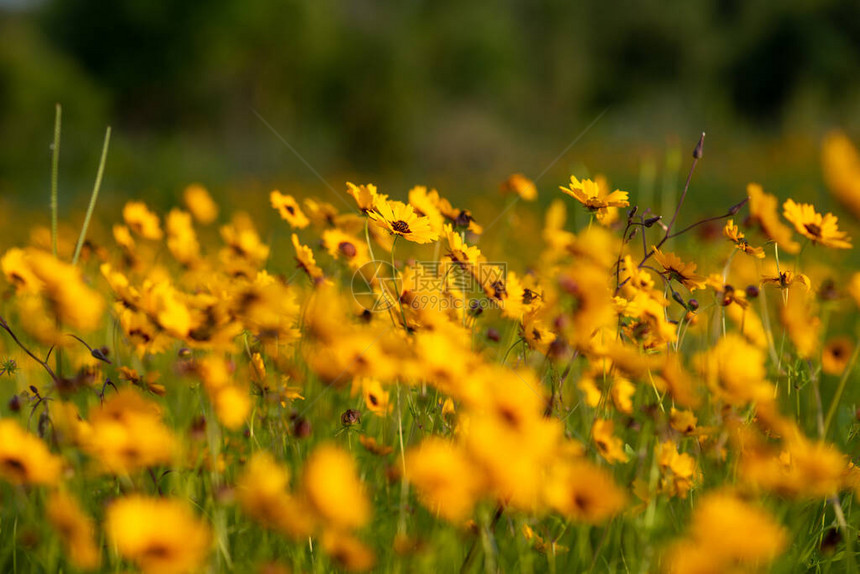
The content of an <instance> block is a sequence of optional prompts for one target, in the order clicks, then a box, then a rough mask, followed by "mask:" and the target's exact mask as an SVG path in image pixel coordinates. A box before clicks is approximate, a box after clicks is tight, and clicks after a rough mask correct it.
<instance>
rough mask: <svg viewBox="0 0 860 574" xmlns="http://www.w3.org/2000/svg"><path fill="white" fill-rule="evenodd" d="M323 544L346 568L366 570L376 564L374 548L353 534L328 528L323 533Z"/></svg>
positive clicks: (352, 570) (338, 562)
mask: <svg viewBox="0 0 860 574" xmlns="http://www.w3.org/2000/svg"><path fill="white" fill-rule="evenodd" d="M322 546H323V549H324V550H325V551H326V554H328V555H329V556H331V557H332V559H333V560H334V561H335V562H336V563H337V565H338V566H340V567H341V568H343V569H344V570H349V571H350V572H366V571H368V570H370V569H371V568H373V567H374V566H375V565H376V555H374V553H373V550H371V549H370V548H369V547H368V546H367V545H366V544H364V543H363V542H361V541H360V540H358V539H357V538H356V537H355V536H352V535H351V534H348V533H345V532H340V531H337V530H327V531H325V532H324V533H323V537H322Z"/></svg>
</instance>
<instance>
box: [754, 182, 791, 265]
mask: <svg viewBox="0 0 860 574" xmlns="http://www.w3.org/2000/svg"><path fill="white" fill-rule="evenodd" d="M747 195H748V196H749V198H750V203H749V207H750V217H751V218H752V219H753V220H755V221H756V222H758V224H759V227H761V230H762V231H763V232H764V234H765V235H767V236H768V237H769V238H770V239H771V240H773V241H775V242H776V244H777V245H779V247H780V248H782V249H783V250H785V251H786V252H788V253H797V252H798V251H800V244H799V243H798V242H796V241H794V240H793V239H792V238H791V228H790V227H788V226H787V225H785V224H783V223H782V221H780V220H779V215H778V214H777V212H776V210H777V199H776V197H775V196H773V195H770V194H769V193H765V192H764V190H763V189H762V187H761V186H760V185H759V184H757V183H751V184H749V185H747Z"/></svg>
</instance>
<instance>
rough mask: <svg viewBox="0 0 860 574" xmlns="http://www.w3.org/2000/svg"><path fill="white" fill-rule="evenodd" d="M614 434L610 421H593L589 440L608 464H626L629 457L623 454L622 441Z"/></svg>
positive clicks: (612, 423)
mask: <svg viewBox="0 0 860 574" xmlns="http://www.w3.org/2000/svg"><path fill="white" fill-rule="evenodd" d="M614 432H615V423H614V422H612V421H611V420H605V419H595V420H594V424H592V425H591V438H592V440H593V441H594V446H596V447H597V452H599V453H600V456H602V457H603V458H604V459H605V460H606V462H608V463H609V464H615V463H616V462H627V461H628V460H629V457H628V456H627V453H626V452H624V441H622V440H621V439H620V438H618V437H617V436H615V435H614V434H613V433H614Z"/></svg>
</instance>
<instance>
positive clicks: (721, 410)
mask: <svg viewBox="0 0 860 574" xmlns="http://www.w3.org/2000/svg"><path fill="white" fill-rule="evenodd" d="M689 147H690V151H692V153H691V154H688V156H687V165H686V166H684V167H685V170H686V169H689V172H686V171H685V176H686V179H682V180H681V182H680V185H679V189H678V193H677V195H676V196H675V197H676V199H675V201H674V203H673V205H672V206H671V209H670V210H669V211H668V212H665V213H658V212H657V211H655V208H654V206H651V205H640V204H639V203H638V198H637V193H636V190H634V189H630V190H627V191H622V190H618V189H614V187H613V186H610V185H609V181H610V180H611V178H612V173H611V171H612V170H611V166H600V167H601V171H602V172H604V173H605V174H606V175H605V176H604V175H600V174H598V173H596V172H595V173H593V174H589V173H576V174H572V175H571V177H570V180H569V181H554V182H550V181H549V178H547V180H545V181H542V182H540V183H541V185H540V189H538V186H537V185H536V184H535V182H533V181H531V180H529V179H528V178H526V177H525V176H523V175H520V174H514V175H512V176H511V177H510V178H508V179H507V180H506V181H505V182H504V183H502V184H501V185H500V187H499V189H497V190H491V191H492V193H494V194H498V198H499V199H498V201H497V205H498V208H497V210H496V213H495V215H494V216H493V217H492V218H490V219H489V220H477V219H476V218H475V217H474V215H473V212H472V211H471V209H472V207H471V206H469V205H454V203H458V202H457V201H454V202H453V203H452V201H451V200H450V199H449V198H447V197H446V193H445V190H444V189H440V190H436V189H431V188H428V187H423V186H416V187H413V188H412V189H408V190H407V189H402V190H401V189H382V188H377V187H376V186H375V185H373V184H371V183H367V182H356V183H345V184H344V185H343V186H342V187H341V188H340V189H337V190H335V192H332V193H329V190H324V189H323V190H318V192H317V193H305V190H302V193H299V192H298V191H295V190H290V189H284V188H282V189H280V190H271V192H270V193H268V194H267V195H251V194H248V195H246V196H245V197H244V200H243V202H242V205H241V206H238V205H228V204H226V203H225V202H220V204H219V203H216V202H215V201H214V200H213V197H212V194H210V193H209V191H207V189H205V188H204V187H203V186H201V185H198V184H191V183H190V182H189V185H188V187H187V188H185V189H184V190H182V191H181V192H180V193H178V194H177V198H176V202H175V205H174V206H171V207H169V208H168V209H161V208H160V207H159V206H154V205H148V204H147V202H146V201H145V199H144V198H141V199H143V200H141V199H134V200H130V201H128V202H127V203H125V204H124V207H123V208H122V214H121V220H116V221H109V220H107V221H106V220H105V219H104V216H103V215H100V210H99V199H98V195H99V189H100V182H101V177H102V170H103V168H104V166H105V156H104V155H103V157H102V164H101V168H100V170H99V175H98V178H97V181H96V185H95V188H94V191H93V194H92V200H91V203H90V208H89V210H88V211H87V214H86V218H85V220H84V221H83V222H80V221H67V220H66V219H64V216H63V214H62V213H58V209H57V193H58V191H57V183H56V182H57V177H56V170H57V165H58V164H57V160H58V156H57V154H58V153H59V146H55V148H54V151H55V155H54V176H53V185H52V188H53V189H52V198H51V199H52V201H51V204H52V209H51V210H47V209H46V210H45V211H44V213H42V214H41V215H40V217H39V220H38V221H36V222H33V224H32V225H29V224H28V225H29V227H30V233H29V241H26V242H21V243H20V244H17V245H9V244H4V245H2V251H0V268H2V282H3V283H2V299H0V301H2V302H0V329H2V333H0V363H2V364H0V389H2V405H0V413H2V418H0V571H2V572H60V571H62V572H79V571H80V572H90V571H92V572H120V571H141V572H146V573H171V572H176V573H179V572H265V573H280V572H329V571H339V570H346V571H355V572H362V571H382V572H458V571H459V572H591V571H593V572H679V573H686V572H690V573H699V572H702V573H705V572H714V573H721V572H730V571H731V572H749V571H774V572H799V571H812V572H843V571H844V572H857V562H858V557H857V550H858V546H860V541H858V539H857V538H858V530H857V528H858V526H857V525H858V524H860V509H857V508H856V507H855V506H854V503H855V500H856V499H857V497H858V496H860V470H858V468H857V467H856V465H855V462H856V461H857V460H858V457H860V449H858V445H860V443H858V441H857V434H858V431H860V423H859V422H858V416H860V410H858V404H857V401H858V397H860V393H858V388H857V387H858V375H857V372H858V368H857V364H856V363H857V357H858V354H860V345H858V337H860V321H858V317H860V316H858V309H857V307H858V305H860V266H858V265H857V261H858V258H857V257H855V256H853V250H852V249H853V244H852V239H851V236H852V235H854V236H856V235H857V232H858V230H860V223H858V222H860V154H858V152H857V150H856V149H855V147H854V145H853V144H852V142H851V141H850V140H849V139H848V138H846V137H845V136H844V135H841V134H839V133H833V134H831V135H829V136H828V137H827V138H826V139H825V140H824V141H823V142H822V145H821V150H822V151H821V153H822V155H821V178H822V181H823V182H825V184H826V187H827V190H828V192H829V193H830V194H831V197H832V201H829V203H828V206H831V207H832V209H824V208H822V207H821V206H817V205H812V204H810V203H807V202H806V201H804V200H803V199H801V198H796V197H795V198H793V197H789V196H788V195H789V194H786V193H783V192H781V191H780V190H774V189H763V188H762V186H760V185H758V184H756V183H754V182H755V180H756V177H757V174H755V173H750V174H748V177H749V181H750V182H751V183H750V184H749V185H748V186H747V187H746V189H730V190H725V193H724V198H723V199H722V201H723V202H724V203H725V205H724V206H723V207H722V208H721V210H719V211H717V212H714V213H710V214H706V215H704V216H701V215H699V214H698V212H699V210H697V209H695V208H694V207H692V206H691V205H690V201H689V196H690V194H692V193H693V190H694V189H695V187H696V185H697V179H696V165H697V164H699V163H700V162H705V161H707V146H706V145H705V139H704V135H703V136H702V139H701V140H699V142H698V144H695V142H691V145H690V146H689ZM107 149H108V142H107V140H106V142H105V152H107ZM108 164H109V162H108ZM559 188H560V189H559ZM538 193H540V195H541V198H540V199H541V200H542V201H541V202H535V200H537V199H538ZM47 199H48V198H47V197H46V198H45V200H46V203H47ZM541 203H542V204H543V205H546V206H548V207H547V208H546V209H543V208H539V207H537V206H538V205H539V204H541ZM261 209H266V210H270V212H271V214H272V215H273V216H274V215H275V214H277V216H278V219H277V222H278V228H279V232H280V234H281V235H282V236H284V237H288V238H289V240H288V241H284V242H281V243H279V244H278V247H277V248H275V245H274V244H273V243H272V242H271V241H269V240H267V239H266V233H265V232H264V230H263V229H262V226H261V225H260V222H258V221H256V220H255V218H254V217H252V215H250V213H253V212H259V211H260V210H261ZM830 211H836V212H837V213H838V214H839V218H838V219H837V216H836V215H834V214H833V213H830ZM519 213H522V214H528V213H530V214H532V217H530V218H529V217H521V218H518V217H516V214H519ZM49 215H50V218H49ZM16 217H18V216H17V215H16V214H14V213H5V214H3V218H4V219H5V221H4V225H6V224H10V222H11V221H12V220H13V219H14V218H16ZM96 222H98V224H97V223H96ZM575 222H579V224H575ZM496 226H499V227H504V230H503V232H500V233H499V234H497V236H499V235H502V236H504V237H505V240H504V241H505V243H506V244H507V245H513V244H514V243H516V244H517V245H519V246H521V247H522V248H521V249H510V250H509V249H507V248H506V247H505V245H501V246H498V245H496V246H494V245H485V244H484V243H483V242H482V237H483V235H484V231H485V230H487V229H489V228H491V227H496ZM4 241H5V238H4ZM520 253H523V254H529V255H522V256H516V255H512V256H510V257H508V256H506V255H507V254H520ZM490 254H492V255H490Z"/></svg>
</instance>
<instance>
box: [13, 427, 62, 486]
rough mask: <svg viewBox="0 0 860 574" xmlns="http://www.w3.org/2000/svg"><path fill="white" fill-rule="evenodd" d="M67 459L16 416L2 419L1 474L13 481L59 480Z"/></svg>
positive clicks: (22, 482) (46, 483)
mask: <svg viewBox="0 0 860 574" xmlns="http://www.w3.org/2000/svg"><path fill="white" fill-rule="evenodd" d="M62 468H63V461H62V459H61V458H60V457H58V456H55V455H53V454H51V451H49V450H48V447H47V446H45V443H44V442H42V441H41V440H39V439H38V438H37V437H36V436H34V435H32V434H30V433H28V432H27V431H25V430H24V429H22V428H21V426H20V425H19V424H18V423H17V422H16V421H14V420H12V419H0V478H2V479H3V480H5V481H6V482H9V483H12V484H45V485H53V484H57V482H58V481H59V480H60V472H61V471H62Z"/></svg>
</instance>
